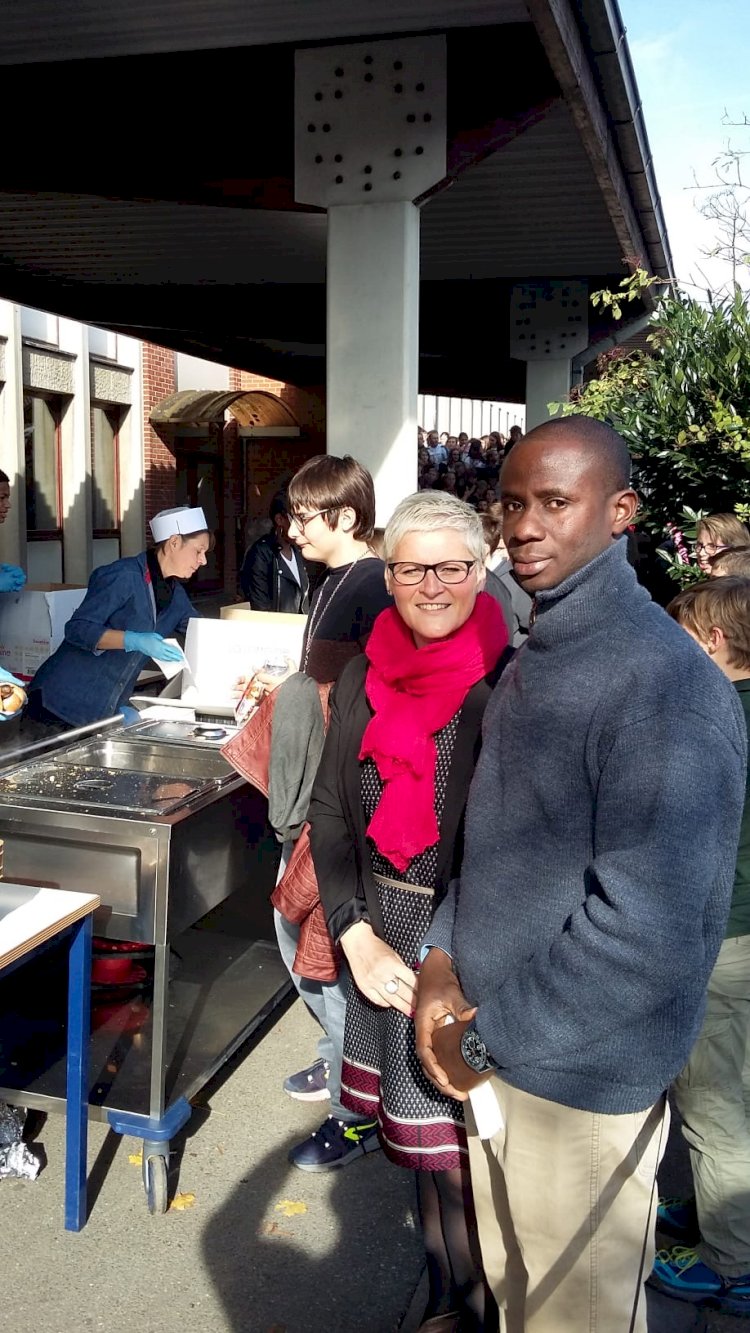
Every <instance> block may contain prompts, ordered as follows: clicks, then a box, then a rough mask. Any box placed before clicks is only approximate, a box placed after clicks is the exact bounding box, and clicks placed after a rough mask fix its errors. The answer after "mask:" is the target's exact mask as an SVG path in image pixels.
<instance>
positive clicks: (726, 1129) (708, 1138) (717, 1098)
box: [674, 935, 750, 1277]
mask: <svg viewBox="0 0 750 1333" xmlns="http://www.w3.org/2000/svg"><path fill="white" fill-rule="evenodd" d="M674 1092H675V1101H676V1103H677V1107H678V1109H679V1112H680V1115H681V1116H682V1119H683V1122H684V1124H683V1134H684V1135H685V1138H686V1139H687V1141H688V1143H689V1145H690V1160H691V1164H692V1167H693V1180H694V1182H695V1200H696V1204H697V1207H698V1221H699V1223H700V1229H701V1237H702V1240H701V1243H700V1245H699V1246H698V1247H697V1248H698V1252H699V1254H700V1256H701V1259H703V1261H704V1263H706V1264H708V1266H709V1268H713V1269H714V1270H715V1271H716V1272H718V1273H721V1274H722V1275H723V1276H724V1277H742V1276H743V1275H744V1274H745V1273H749V1272H750V935H740V936H735V938H733V939H729V940H725V941H724V943H723V944H722V946H721V949H720V951H719V957H718V958H717V960H716V965H715V967H714V970H713V972H712V973H711V979H710V981H709V983H708V996H707V1001H706V1017H705V1019H704V1022H703V1027H702V1028H701V1031H700V1034H699V1036H698V1038H697V1040H696V1043H695V1046H694V1047H693V1049H692V1051H691V1053H690V1059H689V1060H688V1063H687V1065H686V1066H685V1068H684V1070H683V1071H682V1073H681V1074H680V1076H679V1078H678V1079H677V1080H676V1082H675V1085H674Z"/></svg>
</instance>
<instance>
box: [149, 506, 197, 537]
mask: <svg viewBox="0 0 750 1333" xmlns="http://www.w3.org/2000/svg"><path fill="white" fill-rule="evenodd" d="M149 527H150V528H151V536H152V537H153V539H154V541H155V542H165V541H166V540H167V538H168V537H174V536H179V537H189V536H190V535H191V533H193V532H206V531H207V530H208V524H207V522H206V515H205V514H204V512H203V510H202V509H191V508H190V506H189V505H180V506H179V508H178V509H162V511H161V513H160V514H155V515H154V517H153V518H152V519H151V522H150V524H149Z"/></svg>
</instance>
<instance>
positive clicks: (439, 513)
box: [383, 491, 485, 565]
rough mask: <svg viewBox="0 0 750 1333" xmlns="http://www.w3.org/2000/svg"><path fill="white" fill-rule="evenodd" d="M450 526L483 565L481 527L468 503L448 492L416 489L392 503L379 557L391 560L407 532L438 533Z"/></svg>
mask: <svg viewBox="0 0 750 1333" xmlns="http://www.w3.org/2000/svg"><path fill="white" fill-rule="evenodd" d="M441 528H450V529H452V530H453V531H454V532H458V533H460V535H461V537H462V538H463V540H464V542H465V544H466V549H467V550H468V551H470V552H471V554H472V556H473V558H474V559H475V560H478V561H479V563H480V564H482V565H483V564H484V549H485V543H484V529H483V527H482V520H481V518H480V517H479V515H478V514H477V513H476V511H475V510H474V509H472V507H471V505H468V504H466V502H465V501H464V500H459V498H458V496H457V495H451V494H450V493H449V492H448V491H416V493H415V494H414V495H407V496H406V498H405V499H404V500H401V501H400V503H399V504H397V505H396V508H395V509H394V511H393V513H392V514H391V517H390V519H389V520H388V523H387V524H386V529H385V533H384V535H383V559H384V560H385V562H386V564H388V562H389V560H393V557H394V552H395V551H396V550H397V549H398V545H399V542H400V541H402V539H403V538H404V537H405V536H406V535H407V533H409V532H439V531H440V529H441Z"/></svg>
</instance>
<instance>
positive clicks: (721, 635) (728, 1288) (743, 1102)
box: [652, 552, 750, 1315]
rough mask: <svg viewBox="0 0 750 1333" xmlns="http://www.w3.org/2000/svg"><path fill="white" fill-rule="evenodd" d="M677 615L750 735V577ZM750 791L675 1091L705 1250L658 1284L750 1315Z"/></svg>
mask: <svg viewBox="0 0 750 1333" xmlns="http://www.w3.org/2000/svg"><path fill="white" fill-rule="evenodd" d="M727 554H729V553H728V552H727ZM667 611H668V613H669V614H670V615H671V616H672V618H673V619H674V620H676V621H677V622H678V624H680V625H682V627H683V629H685V630H687V632H688V634H690V636H691V637H692V638H693V639H695V641H696V643H698V644H699V645H700V647H701V648H702V649H703V650H704V652H706V653H708V655H709V656H710V657H711V658H712V659H713V661H714V662H715V663H716V665H717V666H718V667H719V669H720V670H721V671H723V673H724V675H725V676H727V677H728V678H729V680H731V681H732V682H733V684H734V686H735V689H736V690H737V693H738V694H739V697H740V702H741V704H742V708H743V711H744V713H745V722H746V724H747V726H748V731H749V732H750V579H745V578H737V577H731V576H728V577H722V578H716V579H714V578H712V579H709V580H708V581H707V582H705V583H698V584H694V585H693V586H692V587H690V588H687V589H685V590H684V591H683V592H681V593H679V594H678V595H677V597H675V598H674V599H673V600H672V601H671V602H670V604H669V606H668V607H667ZM706 779H707V781H709V782H710V780H711V775H710V773H707V774H706ZM747 791H748V795H747V796H746V799H745V810H744V814H743V817H742V827H741V832H740V843H739V849H738V854H737V870H736V874H735V879H734V888H733V892H732V903H731V907H730V911H729V920H728V922H727V927H726V932H725V938H724V943H723V944H722V946H721V949H720V951H719V956H718V959H717V961H716V964H715V966H714V969H713V972H712V973H711V977H710V980H709V984H708V993H707V1005H706V1016H705V1019H704V1022H703V1027H702V1029H701V1031H700V1034H699V1036H698V1038H697V1040H696V1043H695V1046H694V1047H693V1050H692V1052H691V1055H690V1059H689V1060H688V1063H687V1065H686V1066H685V1069H684V1070H683V1072H682V1073H681V1074H680V1075H679V1077H678V1078H677V1080H676V1081H675V1084H674V1094H675V1100H676V1103H677V1107H678V1109H679V1112H680V1115H681V1116H682V1120H683V1133H684V1135H685V1138H686V1140H687V1142H688V1144H689V1145H690V1159H691V1164H692V1168H693V1182H694V1185H695V1205H696V1208H697V1215H698V1225H699V1228H700V1236H701V1238H700V1241H699V1243H698V1244H697V1246H696V1248H695V1249H692V1248H686V1247H685V1246H684V1245H683V1246H679V1247H677V1248H676V1249H672V1250H661V1251H659V1253H658V1254H657V1257H656V1262H655V1264H654V1270H653V1274H652V1280H653V1282H654V1284H655V1285H657V1286H658V1287H659V1288H660V1289H661V1290H662V1291H665V1292H667V1293H668V1294H669V1295H670V1296H676V1297H677V1298H678V1299H679V1300H685V1301H708V1302H709V1303H710V1304H711V1306H712V1307H718V1308H719V1309H721V1310H722V1311H724V1312H725V1313H733V1314H748V1315H750V1186H749V1184H748V1182H750V774H749V775H748V788H747ZM746 1061H747V1063H746ZM659 1217H660V1219H661V1221H662V1222H663V1223H664V1224H666V1226H667V1227H668V1228H669V1229H672V1230H677V1231H679V1230H680V1226H681V1223H685V1222H688V1219H689V1217H690V1201H682V1200H665V1201H663V1202H662V1203H661V1204H660V1207H659Z"/></svg>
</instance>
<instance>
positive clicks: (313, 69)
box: [295, 36, 447, 525]
mask: <svg viewBox="0 0 750 1333" xmlns="http://www.w3.org/2000/svg"><path fill="white" fill-rule="evenodd" d="M446 68H447V65H446V42H445V38H444V37H443V36H429V37H403V38H402V37H399V38H395V39H388V40H384V41H381V40H378V41H370V42H362V43H359V42H358V43H352V44H351V45H349V44H347V45H343V46H327V47H315V48H306V49H304V50H300V51H298V52H297V53H296V56H295V197H296V199H297V200H298V201H299V202H300V203H308V204H317V205H318V206H319V207H322V208H327V209H328V279H327V280H328V330H327V352H326V354H327V403H326V420H327V448H328V452H329V453H333V454H344V453H348V454H352V455H354V457H355V458H358V459H359V460H360V462H362V463H363V464H364V465H365V466H366V467H368V468H369V469H370V471H371V472H372V474H373V476H374V479H375V491H376V496H377V511H378V523H379V524H381V525H382V524H384V523H385V522H386V521H387V519H388V518H389V517H390V515H391V513H392V511H393V508H394V506H395V505H396V504H397V502H398V501H399V500H400V499H402V498H403V496H404V495H408V494H409V492H410V491H413V490H415V489H416V485H417V395H418V389H419V383H418V370H419V211H418V209H417V208H416V207H415V205H414V200H415V199H420V198H423V197H424V196H425V195H426V194H427V193H428V191H430V190H431V189H432V188H433V187H434V186H435V185H436V184H437V183H438V182H439V181H441V180H442V179H443V178H444V177H445V174H446V85H447V78H446Z"/></svg>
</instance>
